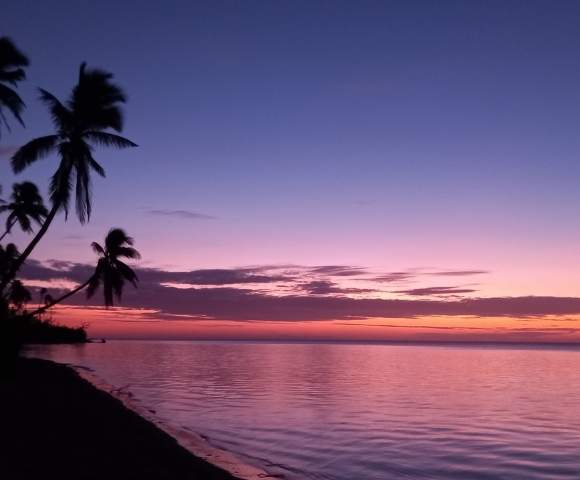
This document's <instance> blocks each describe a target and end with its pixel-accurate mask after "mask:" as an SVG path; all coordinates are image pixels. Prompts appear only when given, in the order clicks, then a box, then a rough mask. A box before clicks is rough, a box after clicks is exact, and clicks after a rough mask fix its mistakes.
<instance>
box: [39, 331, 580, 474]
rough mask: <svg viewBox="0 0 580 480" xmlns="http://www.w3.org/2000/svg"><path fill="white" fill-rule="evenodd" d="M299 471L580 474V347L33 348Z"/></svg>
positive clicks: (188, 424)
mask: <svg viewBox="0 0 580 480" xmlns="http://www.w3.org/2000/svg"><path fill="white" fill-rule="evenodd" d="M31 353H32V354H33V355H36V356H41V357H43V358H49V359H52V360H56V361H60V362H67V363H73V364H76V365H83V366H86V367H89V368H92V369H94V370H95V371H96V372H97V373H98V375H99V376H101V377H102V378H103V379H104V380H105V381H107V382H108V383H110V384H112V385H114V386H115V387H119V388H120V387H125V388H127V389H128V390H129V391H131V392H132V393H133V394H134V395H135V397H136V398H137V399H139V400H140V401H141V402H142V403H143V405H144V406H146V407H147V408H151V409H154V410H155V411H156V413H157V415H158V416H159V417H160V418H161V419H162V420H164V421H167V422H170V423H171V424H173V425H175V426H179V427H180V428H185V429H189V430H193V431H196V432H198V433H200V434H202V435H204V436H206V437H207V438H209V439H210V441H211V442H212V443H214V444H215V445H217V446H220V447H222V448H225V449H228V450H231V451H233V452H237V453H238V454H240V455H242V456H244V457H245V458H246V459H249V460H251V461H253V462H254V463H256V464H258V465H260V466H263V467H265V468H266V469H267V470H269V471H270V472H272V473H277V474H282V475H284V477H285V478H288V479H292V480H294V479H302V478H306V479H316V480H319V479H320V480H352V479H369V480H371V479H381V480H383V479H445V480H447V479H473V480H480V479H481V480H484V479H510V480H511V479H514V480H515V479H521V480H536V479H538V480H539V479H550V480H558V479H580V351H579V350H575V349H573V348H570V349H548V348H509V347H505V348H500V347H497V348H483V347H476V346H474V347H451V346H448V347H443V346H428V345H426V346H393V345H331V344H267V343H202V342H200V343H195V342H137V341H111V342H109V343H106V344H88V345H82V346H38V347H32V352H31Z"/></svg>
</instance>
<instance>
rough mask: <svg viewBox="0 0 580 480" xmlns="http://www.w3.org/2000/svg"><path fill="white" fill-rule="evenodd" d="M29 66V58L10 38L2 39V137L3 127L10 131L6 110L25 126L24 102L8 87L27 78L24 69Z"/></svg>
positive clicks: (0, 100) (0, 111)
mask: <svg viewBox="0 0 580 480" xmlns="http://www.w3.org/2000/svg"><path fill="white" fill-rule="evenodd" d="M27 66H28V58H26V56H25V55H24V54H23V53H22V52H21V51H20V50H18V48H16V46H15V45H14V43H13V42H12V40H10V39H9V38H8V37H0V136H1V134H2V125H4V127H6V129H8V130H10V124H9V123H8V120H7V119H6V115H5V114H4V110H8V111H9V112H10V113H11V114H12V115H13V116H14V118H16V120H18V122H19V123H20V124H21V125H23V126H24V122H23V121H22V117H21V116H20V114H21V113H22V110H24V102H23V101H22V99H21V98H20V96H19V95H18V94H17V93H16V92H15V91H14V90H13V89H12V88H10V87H9V86H8V85H10V86H12V87H16V85H17V83H18V82H20V81H22V80H24V79H25V78H26V72H25V71H24V68H23V67H27Z"/></svg>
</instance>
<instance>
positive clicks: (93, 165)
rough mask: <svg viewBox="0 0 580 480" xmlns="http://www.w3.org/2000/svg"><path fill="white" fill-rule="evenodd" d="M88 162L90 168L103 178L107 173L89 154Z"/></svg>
mask: <svg viewBox="0 0 580 480" xmlns="http://www.w3.org/2000/svg"><path fill="white" fill-rule="evenodd" d="M89 164H90V166H91V168H92V169H93V170H94V171H95V172H97V173H98V174H99V175H100V176H101V177H103V178H105V177H106V176H107V174H106V173H105V169H104V168H103V167H101V165H100V164H99V163H98V162H97V161H96V160H95V159H94V158H93V157H92V156H91V158H90V160H89Z"/></svg>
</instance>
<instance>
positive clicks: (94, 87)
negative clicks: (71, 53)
mask: <svg viewBox="0 0 580 480" xmlns="http://www.w3.org/2000/svg"><path fill="white" fill-rule="evenodd" d="M112 78H113V75H112V74H111V73H108V72H105V71H102V70H96V69H95V70H90V69H87V68H86V64H85V63H83V64H81V67H80V69H79V79H78V83H77V85H76V86H75V87H74V89H73V91H72V93H71V95H70V97H69V99H68V100H67V101H66V102H65V103H64V104H63V103H61V102H60V101H59V100H58V99H57V98H56V97H55V96H54V95H52V94H51V93H49V92H47V91H46V90H42V89H41V90H40V93H41V95H40V99H41V101H42V102H43V103H44V104H45V105H46V106H47V107H48V109H49V111H50V114H51V117H52V121H53V124H54V126H55V129H56V133H55V134H53V135H48V136H44V137H39V138H36V139H34V140H32V141H30V142H28V143H27V144H26V145H24V146H22V147H21V148H20V149H19V150H18V151H17V152H16V153H15V154H14V155H13V156H12V169H13V170H14V172H15V173H19V172H21V171H23V170H24V169H25V168H26V167H28V166H29V165H31V164H32V163H34V162H36V161H37V160H39V159H41V158H43V157H45V156H47V155H48V154H50V153H53V152H56V153H58V155H59V157H60V163H59V165H58V168H57V169H56V172H55V173H54V175H53V176H52V178H51V182H50V200H51V202H52V208H51V210H50V212H49V213H48V215H47V217H46V220H45V221H44V223H43V225H42V227H41V228H40V229H39V230H38V232H37V233H36V235H35V236H34V238H33V239H32V241H31V242H30V244H29V245H28V246H27V247H26V248H25V249H24V251H23V252H22V255H21V256H20V257H19V258H18V261H17V262H16V263H15V265H14V268H13V270H12V271H11V272H10V276H9V277H10V278H11V277H13V276H14V275H15V274H16V272H17V271H18V269H19V268H20V266H21V265H22V264H23V263H24V261H25V260H26V259H27V258H28V256H29V255H30V253H31V252H32V251H33V250H34V247H35V246H36V245H37V244H38V242H39V241H40V240H41V238H42V237H43V236H44V234H45V233H46V231H47V230H48V227H49V226H50V224H51V223H52V221H53V220H54V218H55V216H56V214H57V213H58V212H59V211H60V210H64V212H65V215H67V214H68V209H69V201H70V196H71V190H72V189H73V181H74V183H75V197H76V212H77V215H78V218H79V220H80V222H81V223H85V222H86V221H87V220H89V219H90V216H91V189H90V174H91V171H94V172H96V173H97V174H98V175H100V176H102V177H104V176H105V170H104V169H103V167H102V166H101V165H99V163H97V161H96V160H95V159H94V158H93V149H94V147H95V146H104V147H115V148H128V147H135V146H136V144H135V143H133V142H131V141H130V140H127V139H126V138H124V137H121V136H119V135H116V134H114V133H110V132H108V131H107V130H113V131H115V132H121V131H122V129H123V115H122V112H121V108H120V104H122V103H125V101H126V98H125V94H124V93H123V91H122V90H121V89H120V88H119V87H118V86H117V85H115V84H114V83H112V81H111V80H112ZM7 281H9V279H8V280H6V279H5V280H4V281H3V282H2V283H0V292H1V291H2V290H3V289H4V288H5V287H6V284H7Z"/></svg>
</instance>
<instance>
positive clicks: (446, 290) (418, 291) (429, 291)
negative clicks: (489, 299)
mask: <svg viewBox="0 0 580 480" xmlns="http://www.w3.org/2000/svg"><path fill="white" fill-rule="evenodd" d="M475 291H476V290H474V289H472V288H462V287H425V288H412V289H410V290H397V291H396V293H404V294H405V295H412V296H417V297H421V296H430V295H458V294H460V293H473V292H475Z"/></svg>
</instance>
